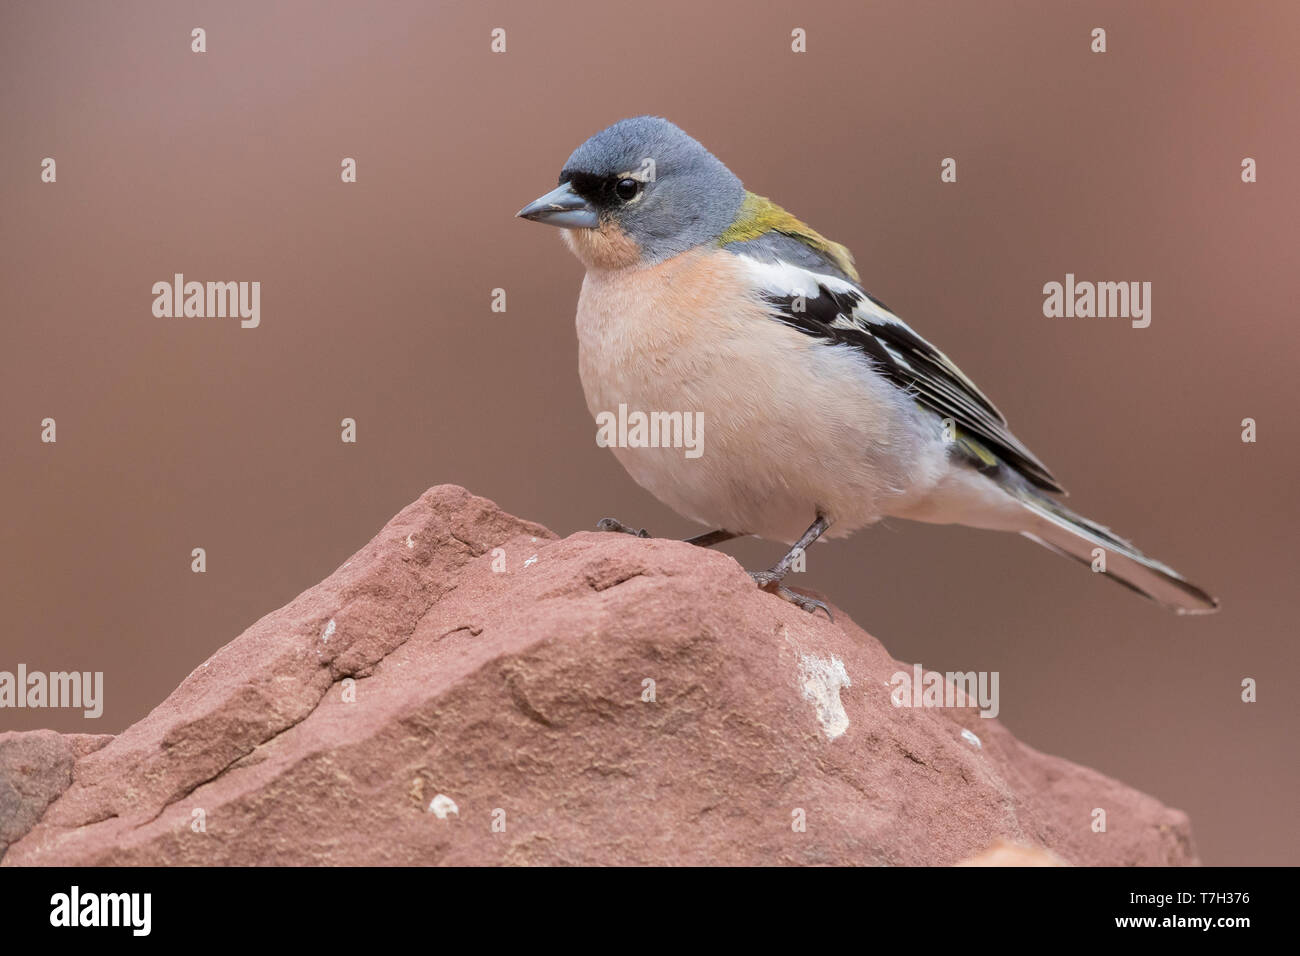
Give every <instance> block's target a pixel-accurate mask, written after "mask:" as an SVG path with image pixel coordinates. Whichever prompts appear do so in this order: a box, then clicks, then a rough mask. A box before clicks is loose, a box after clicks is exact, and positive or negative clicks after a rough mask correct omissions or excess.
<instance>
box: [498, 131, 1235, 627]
mask: <svg viewBox="0 0 1300 956" xmlns="http://www.w3.org/2000/svg"><path fill="white" fill-rule="evenodd" d="M518 215H519V216H521V217H523V218H525V219H531V220H533V221H536V222H542V223H547V224H550V225H553V226H559V227H560V228H561V229H562V230H563V233H562V234H563V237H564V241H565V242H566V243H567V245H568V246H569V248H570V249H571V250H572V251H573V253H574V254H575V255H576V256H577V257H578V258H579V259H580V260H582V262H583V263H584V264H585V265H586V267H587V273H586V276H585V278H584V279H583V283H582V292H581V294H580V295H579V297H578V315H577V327H578V368H579V372H580V374H581V377H582V387H583V390H584V392H585V393H586V398H587V406H588V408H589V409H590V410H591V412H592V414H593V415H596V416H599V415H600V414H601V413H602V412H610V413H612V412H613V410H615V409H619V407H620V406H626V408H627V409H632V410H639V411H642V412H644V413H650V412H654V411H658V412H664V413H671V412H682V413H687V414H690V413H696V412H702V413H703V419H702V420H703V423H704V425H705V427H704V430H703V443H702V449H701V454H699V456H698V457H696V458H690V457H687V456H685V455H683V453H682V449H681V448H673V447H662V444H661V446H660V447H630V446H628V447H614V449H613V451H614V454H615V455H616V456H617V457H618V460H619V461H620V462H621V463H622V465H623V467H624V468H626V469H627V471H628V473H629V474H631V476H632V477H633V478H634V479H635V480H636V481H637V482H638V483H639V484H640V485H641V486H642V487H644V488H646V489H647V490H648V491H650V492H651V493H652V494H654V495H655V497H657V498H658V499H659V500H660V501H662V502H664V503H665V504H667V505H668V506H669V507H670V508H672V509H673V510H674V511H676V512H678V513H679V514H681V515H683V516H685V517H688V518H691V519H693V520H694V521H697V522H699V523H701V524H703V525H706V526H707V527H710V528H713V529H716V530H714V531H710V532H707V533H705V534H701V535H699V536H697V537H695V538H691V539H689V540H691V541H693V542H695V543H697V544H702V545H711V544H716V543H718V542H720V541H725V540H727V539H729V538H733V537H739V536H742V535H757V536H759V537H762V538H766V539H769V540H772V541H778V542H782V543H785V544H793V547H792V548H791V549H790V551H789V553H787V554H786V555H785V557H783V558H782V559H781V560H780V561H779V562H777V564H776V565H775V566H774V567H772V568H771V569H769V570H766V571H752V572H750V574H751V575H752V576H753V577H754V579H755V580H756V581H757V582H758V584H759V585H760V587H763V588H765V589H767V590H769V591H772V592H774V593H776V594H779V595H780V596H781V597H783V598H785V599H786V600H788V601H792V602H793V603H795V604H797V605H799V606H800V607H802V608H804V609H805V610H808V611H814V610H817V609H821V610H826V608H825V605H824V604H822V603H821V602H819V601H816V600H814V599H812V598H810V597H807V596H805V595H802V594H799V593H797V592H795V591H793V590H791V589H790V588H788V587H787V586H786V585H785V584H784V578H785V577H786V574H787V573H788V572H789V570H790V567H791V566H792V564H794V563H795V559H796V557H797V556H798V555H799V554H800V553H801V552H802V549H805V548H807V547H808V546H809V545H811V544H812V543H813V542H814V541H816V540H817V539H818V538H819V537H822V536H823V535H824V536H827V537H838V536H843V535H847V534H849V533H851V532H853V531H856V530H857V529H859V528H862V527H864V526H866V525H870V524H872V523H874V522H876V521H878V520H880V519H881V518H883V517H886V516H892V517H898V518H909V519H912V520H916V521H927V522H934V523H940V524H949V523H956V524H964V525H970V526H973V527H976V528H989V529H994V530H998V531H1016V532H1019V533H1020V534H1023V535H1024V536H1025V537H1027V538H1030V539H1032V540H1033V541H1036V542H1038V543H1039V544H1041V545H1044V546H1045V547H1047V548H1050V549H1052V550H1053V551H1057V552H1059V553H1061V554H1063V555H1066V556H1067V557H1072V558H1075V559H1076V560H1078V561H1081V562H1083V563H1085V564H1088V565H1091V566H1093V567H1094V568H1097V569H1100V568H1101V566H1102V562H1104V573H1105V574H1106V576H1107V577H1110V578H1113V579H1114V580H1116V581H1119V582H1120V583H1121V584H1124V585H1126V586H1128V587H1130V588H1132V589H1133V590H1135V591H1138V592H1139V593H1141V594H1144V595H1146V596H1147V597H1149V598H1152V599H1153V600H1155V601H1157V602H1159V603H1161V604H1163V605H1165V606H1167V607H1170V608H1173V609H1175V610H1177V611H1179V612H1180V613H1186V612H1208V611H1213V610H1214V609H1215V608H1216V607H1217V606H1218V602H1217V601H1216V600H1215V599H1214V598H1212V597H1211V596H1210V595H1209V594H1207V593H1206V592H1205V591H1202V590H1201V589H1200V588H1198V587H1196V586H1195V585H1194V584H1192V583H1191V582H1189V581H1188V580H1186V579H1185V578H1183V577H1182V576H1181V575H1179V574H1178V573H1177V572H1175V571H1174V570H1173V569H1171V568H1169V567H1167V566H1165V565H1164V564H1161V563H1160V562H1159V561H1156V560H1154V559H1152V558H1149V557H1147V556H1145V555H1144V554H1142V553H1141V552H1140V551H1138V550H1137V549H1136V548H1135V547H1133V545H1131V544H1130V543H1129V542H1127V541H1125V540H1123V539H1121V538H1119V537H1117V536H1115V535H1114V534H1112V533H1111V532H1110V531H1109V530H1107V529H1106V528H1104V527H1102V526H1100V525H1098V524H1095V523H1093V522H1091V521H1089V520H1087V519H1086V518H1083V517H1081V516H1079V515H1077V514H1075V513H1074V512H1072V511H1070V510H1068V509H1067V508H1065V507H1064V506H1063V505H1061V504H1060V502H1059V501H1058V500H1056V498H1055V497H1054V495H1063V494H1064V489H1063V488H1062V487H1061V485H1060V484H1058V483H1057V480H1056V479H1055V478H1054V477H1053V476H1052V474H1051V473H1050V472H1049V471H1048V470H1047V467H1046V466H1045V465H1044V464H1043V463H1042V462H1041V461H1039V459H1038V458H1037V457H1036V456H1035V455H1034V454H1033V452H1031V451H1030V450H1029V449H1028V448H1026V447H1025V445H1024V444H1022V443H1021V442H1020V441H1019V440H1018V439H1017V438H1016V437H1015V436H1014V435H1013V434H1011V432H1010V431H1009V430H1008V428H1007V422H1006V419H1005V418H1004V417H1003V416H1002V413H1001V412H999V411H998V410H997V408H996V407H994V405H993V403H992V402H991V401H989V399H988V398H986V397H985V395H984V393H983V392H981V391H980V390H979V388H977V387H976V385H975V383H974V382H972V381H971V380H970V379H969V378H967V377H966V376H965V375H964V374H963V373H962V372H961V370H960V369H958V368H957V366H956V365H955V364H953V362H952V361H951V360H950V359H949V358H948V357H947V356H946V355H944V354H943V353H942V352H940V351H939V350H938V349H937V348H935V347H934V346H933V345H931V344H930V343H929V342H927V341H926V340H925V339H923V338H921V336H919V335H918V334H917V333H916V332H914V331H912V329H911V328H910V327H909V326H908V325H907V324H905V323H904V322H903V321H902V319H900V318H899V317H898V316H896V315H895V314H894V313H893V312H891V311H890V310H889V309H887V308H886V307H885V306H884V305H883V304H882V303H881V302H880V301H879V300H877V299H875V298H873V297H872V296H871V295H870V294H868V293H867V292H866V291H865V290H864V289H863V288H862V286H861V284H860V282H859V278H858V273H857V271H856V270H855V268H854V265H853V257H852V255H851V254H850V253H849V251H848V250H847V249H846V248H845V247H844V246H841V245H839V244H838V243H835V242H831V241H830V240H829V239H827V238H825V237H824V236H822V235H821V234H820V233H818V232H817V231H816V230H815V229H813V228H811V227H810V226H807V225H805V224H804V223H802V222H800V221H799V220H798V219H796V218H795V217H794V216H793V215H791V214H790V213H788V212H786V211H785V210H784V209H782V208H781V207H780V206H777V205H776V204H775V203H773V202H771V201H769V200H767V199H765V198H763V197H762V196H757V195H755V194H754V193H751V192H748V191H746V189H745V187H744V186H743V185H741V181H740V180H739V179H737V178H736V176H735V175H734V174H733V173H732V172H731V170H729V169H728V168H727V167H726V166H724V165H723V164H722V162H721V161H720V160H718V159H717V158H716V157H715V156H714V155H713V154H712V153H710V152H709V151H708V150H706V149H705V148H704V147H703V146H702V145H700V144H699V143H698V142H696V141H695V140H694V139H692V138H691V137H690V136H688V135H687V134H686V133H684V132H683V131H682V130H680V129H679V128H678V127H676V126H674V125H673V124H672V123H670V122H668V121H667V120H664V119H660V118H658V117H652V116H641V117H637V118H634V119H626V120H622V121H621V122H618V123H615V124H614V125H613V126H611V127H609V128H608V129H606V130H604V131H603V132H600V133H597V134H596V135H595V136H593V137H592V138H591V139H589V140H587V141H586V142H585V143H583V144H582V145H581V146H579V147H578V148H577V150H576V151H574V153H573V155H572V156H570V157H569V160H568V162H567V163H565V165H564V169H563V170H562V171H561V173H560V184H559V187H558V188H556V189H554V190H552V191H551V192H549V193H547V194H546V195H545V196H542V197H541V198H540V199H538V200H536V201H535V202H533V203H530V204H529V205H528V206H525V207H524V208H523V209H522V210H520V212H519V214H518ZM629 445H630V443H629ZM600 527H601V528H603V529H605V530H615V531H627V532H629V533H634V534H641V535H642V536H645V532H644V531H640V532H637V531H633V530H632V529H631V528H629V527H627V526H626V525H623V524H622V523H621V522H618V521H615V520H614V519H605V520H604V521H602V522H601V524H600ZM1097 549H1100V551H1098V550H1097ZM827 613H829V612H827Z"/></svg>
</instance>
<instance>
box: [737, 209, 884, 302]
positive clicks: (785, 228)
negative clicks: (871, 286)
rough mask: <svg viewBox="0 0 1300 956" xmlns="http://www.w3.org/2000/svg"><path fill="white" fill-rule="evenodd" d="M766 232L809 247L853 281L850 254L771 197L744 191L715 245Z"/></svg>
mask: <svg viewBox="0 0 1300 956" xmlns="http://www.w3.org/2000/svg"><path fill="white" fill-rule="evenodd" d="M769 232H778V233H780V234H782V235H784V236H790V237H791V238H792V239H797V240H799V241H800V242H802V243H803V244H804V245H805V246H807V247H808V248H809V249H812V250H814V251H815V252H818V253H820V254H821V255H823V256H825V257H826V258H827V259H829V260H830V261H831V262H833V263H834V264H835V266H836V267H837V268H838V269H839V270H840V271H841V272H843V273H844V274H845V275H847V276H849V277H851V278H852V279H853V280H854V281H855V282H857V281H859V280H858V271H857V269H855V268H854V267H853V253H851V252H849V250H848V249H847V248H845V247H844V246H842V245H840V244H839V243H838V242H832V241H831V240H829V239H827V238H826V237H825V236H823V235H822V234H821V233H820V232H818V231H817V230H816V229H814V228H813V227H812V226H809V225H807V224H806V223H804V222H802V221H801V220H799V219H798V218H797V217H796V216H794V215H793V214H791V213H788V212H786V211H785V210H784V209H782V208H781V207H780V206H778V205H777V204H776V203H774V202H772V200H770V199H768V198H766V197H764V196H758V195H755V194H754V193H751V192H748V191H746V193H745V199H744V201H743V202H742V203H741V204H740V210H739V211H738V212H737V213H736V219H735V221H734V222H733V223H732V224H731V225H730V226H728V227H727V229H726V231H725V232H723V234H722V235H721V236H719V237H718V245H720V246H725V245H727V244H729V243H732V242H746V241H748V240H750V239H757V238H759V237H760V236H764V235H766V234H767V233H769Z"/></svg>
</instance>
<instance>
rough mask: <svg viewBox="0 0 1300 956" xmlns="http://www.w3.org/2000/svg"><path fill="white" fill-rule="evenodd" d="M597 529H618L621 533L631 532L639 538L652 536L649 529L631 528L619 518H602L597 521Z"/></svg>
mask: <svg viewBox="0 0 1300 956" xmlns="http://www.w3.org/2000/svg"><path fill="white" fill-rule="evenodd" d="M596 530H597V531H617V532H618V533H619V534H630V535H633V536H634V537H637V538H648V537H650V532H649V531H647V530H646V529H645V528H642V529H641V530H639V531H638V530H637V529H636V528H629V527H628V526H627V525H625V524H624V523H623V522H621V521H619V520H618V519H617V518H601V519H600V520H599V521H597V522H596Z"/></svg>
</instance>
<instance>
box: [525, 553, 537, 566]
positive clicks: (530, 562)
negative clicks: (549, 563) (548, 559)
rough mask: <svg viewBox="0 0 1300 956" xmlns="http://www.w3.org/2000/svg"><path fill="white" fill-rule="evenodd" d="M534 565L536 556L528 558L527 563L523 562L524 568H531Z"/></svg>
mask: <svg viewBox="0 0 1300 956" xmlns="http://www.w3.org/2000/svg"><path fill="white" fill-rule="evenodd" d="M536 563H537V555H533V556H532V557H531V558H529V559H528V560H527V561H525V562H524V567H526V568H531V567H532V566H533V565H534V564H536Z"/></svg>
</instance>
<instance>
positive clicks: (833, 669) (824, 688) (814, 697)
mask: <svg viewBox="0 0 1300 956" xmlns="http://www.w3.org/2000/svg"><path fill="white" fill-rule="evenodd" d="M799 679H800V681H802V683H803V696H804V700H811V701H812V702H813V706H814V707H815V708H816V710H817V720H818V722H819V723H820V724H821V725H822V730H823V732H825V734H826V739H827V740H834V739H835V738H836V737H838V736H840V735H841V734H842V733H844V731H846V730H848V729H849V715H848V714H847V713H845V712H844V704H843V702H842V701H841V700H840V688H841V687H852V686H853V682H852V681H850V680H849V674H848V671H846V670H845V669H844V662H843V661H842V660H840V659H839V658H838V657H835V656H834V655H832V656H831V658H830V659H829V660H826V659H824V658H821V657H815V656H813V655H812V654H804V655H802V656H801V657H800V658H799Z"/></svg>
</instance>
